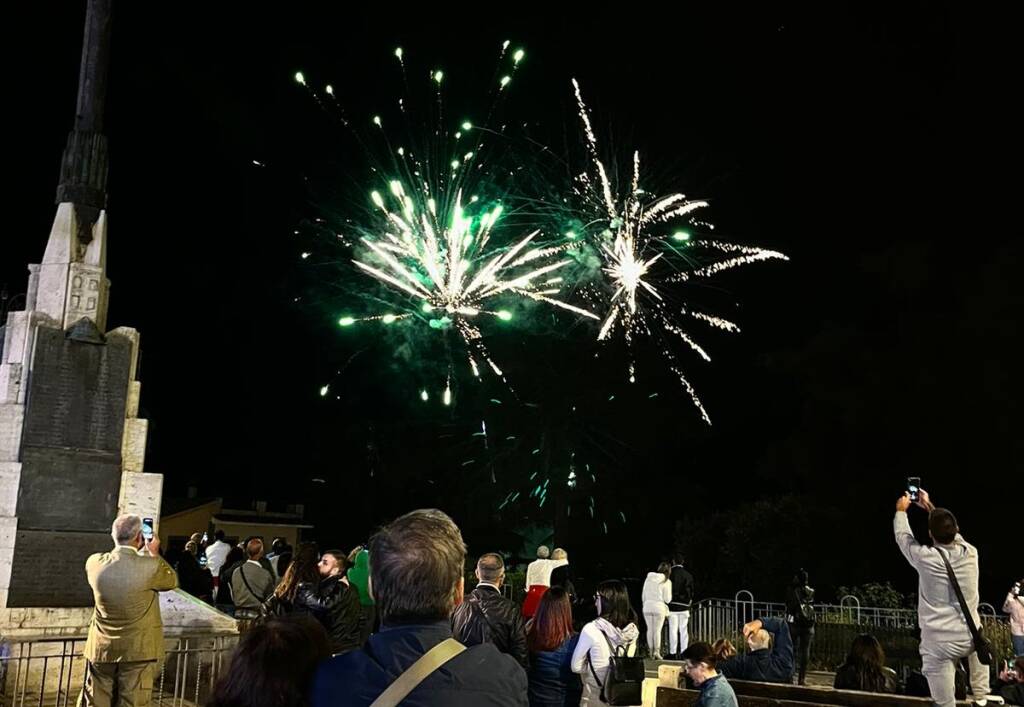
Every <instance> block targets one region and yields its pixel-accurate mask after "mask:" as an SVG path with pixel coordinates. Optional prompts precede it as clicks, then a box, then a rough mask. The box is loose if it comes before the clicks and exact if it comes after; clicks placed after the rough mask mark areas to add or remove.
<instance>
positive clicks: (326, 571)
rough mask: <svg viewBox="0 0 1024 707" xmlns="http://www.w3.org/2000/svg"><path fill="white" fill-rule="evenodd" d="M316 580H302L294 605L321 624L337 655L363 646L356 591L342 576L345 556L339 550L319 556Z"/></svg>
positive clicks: (333, 651)
mask: <svg viewBox="0 0 1024 707" xmlns="http://www.w3.org/2000/svg"><path fill="white" fill-rule="evenodd" d="M317 568H318V569H319V570H320V577H321V580H320V582H319V583H313V582H302V583H300V584H299V587H298V591H296V593H295V608H296V609H299V610H304V611H308V612H309V613H311V614H313V616H315V617H316V619H317V620H318V621H319V622H320V623H321V624H322V625H323V627H324V629H326V631H327V636H328V638H330V641H331V653H333V654H335V655H338V654H340V653H347V652H349V651H351V650H355V649H356V648H359V647H360V646H361V645H363V642H362V639H361V637H360V632H359V629H360V624H361V622H360V616H359V593H358V592H357V591H356V589H355V588H354V587H352V586H349V583H348V580H347V579H345V569H346V559H345V555H344V553H342V551H341V550H328V551H326V552H325V553H324V554H323V555H321V557H320V563H319V564H318V565H317Z"/></svg>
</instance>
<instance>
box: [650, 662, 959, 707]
mask: <svg viewBox="0 0 1024 707" xmlns="http://www.w3.org/2000/svg"><path fill="white" fill-rule="evenodd" d="M652 682H653V681H652ZM678 684H679V668H678V667H677V666H671V665H661V666H659V669H658V688H657V692H656V695H655V699H654V704H655V705H656V706H657V707H689V705H692V704H693V703H694V702H696V700H697V696H698V694H699V692H698V691H697V690H687V689H680V688H679V687H677V685H678ZM729 684H730V685H732V689H733V690H734V691H735V692H736V697H737V700H738V701H739V703H740V707H931V705H932V704H933V703H932V701H931V700H930V699H929V698H927V697H905V696H903V695H885V694H880V693H875V692H858V691H855V690H836V689H834V688H831V687H811V686H802V685H786V684H780V683H770V682H749V681H746V680H730V681H729ZM957 704H958V705H970V703H969V702H958V703H957Z"/></svg>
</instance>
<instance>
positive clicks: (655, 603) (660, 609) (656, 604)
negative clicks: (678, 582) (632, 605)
mask: <svg viewBox="0 0 1024 707" xmlns="http://www.w3.org/2000/svg"><path fill="white" fill-rule="evenodd" d="M640 598H641V599H643V601H644V608H643V611H644V613H645V614H655V615H661V616H668V603H669V602H670V601H672V580H670V579H668V578H667V577H665V575H663V574H662V573H661V572H648V573H647V579H645V580H644V589H643V592H642V593H641V594H640Z"/></svg>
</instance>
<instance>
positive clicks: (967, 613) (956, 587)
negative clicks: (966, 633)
mask: <svg viewBox="0 0 1024 707" xmlns="http://www.w3.org/2000/svg"><path fill="white" fill-rule="evenodd" d="M935 549H936V550H938V552H939V557H941V558H942V562H943V564H945V565H946V576H948V577H949V583H950V584H952V585H953V591H954V592H955V593H956V599H957V601H959V602H960V610H961V611H963V612H964V618H966V619H967V628H969V629H971V637H972V638H973V639H974V640H975V641H977V640H978V636H979V635H980V634H981V632H980V631H978V625H977V624H976V623H974V614H972V613H971V610H970V609H969V608H968V607H967V600H966V599H964V592H963V590H962V589H960V582H958V581H957V580H956V574H955V573H954V572H953V566H952V565H951V564H949V559H948V558H947V557H946V553H944V552H943V551H942V549H941V548H939V547H936V548H935Z"/></svg>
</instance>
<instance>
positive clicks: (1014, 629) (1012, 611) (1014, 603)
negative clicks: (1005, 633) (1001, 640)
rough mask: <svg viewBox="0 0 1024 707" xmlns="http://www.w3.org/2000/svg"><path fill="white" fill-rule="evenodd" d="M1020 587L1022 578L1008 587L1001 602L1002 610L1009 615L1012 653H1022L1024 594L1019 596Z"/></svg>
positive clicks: (1023, 582) (1022, 582)
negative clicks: (1008, 589)
mask: <svg viewBox="0 0 1024 707" xmlns="http://www.w3.org/2000/svg"><path fill="white" fill-rule="evenodd" d="M1021 587H1024V579H1021V580H1020V581H1018V582H1017V583H1016V584H1014V585H1013V586H1012V587H1010V591H1009V593H1008V594H1007V595H1006V602H1005V603H1003V611H1005V612H1006V613H1007V614H1009V615H1010V640H1011V641H1012V642H1013V654H1014V655H1024V596H1021Z"/></svg>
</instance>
